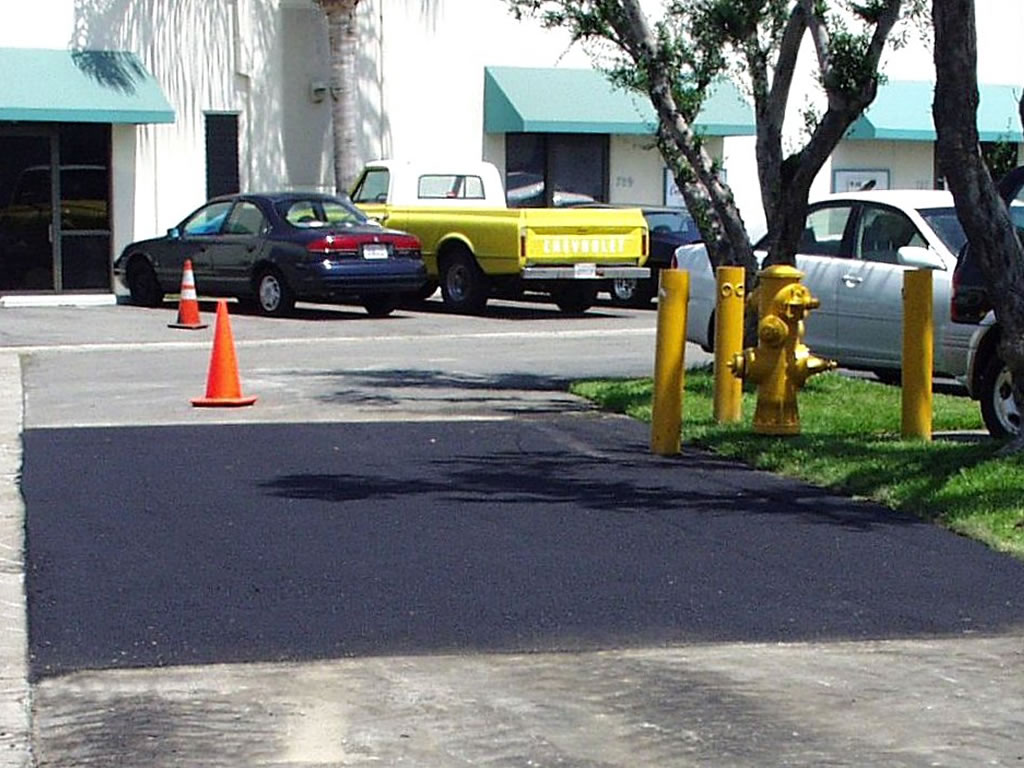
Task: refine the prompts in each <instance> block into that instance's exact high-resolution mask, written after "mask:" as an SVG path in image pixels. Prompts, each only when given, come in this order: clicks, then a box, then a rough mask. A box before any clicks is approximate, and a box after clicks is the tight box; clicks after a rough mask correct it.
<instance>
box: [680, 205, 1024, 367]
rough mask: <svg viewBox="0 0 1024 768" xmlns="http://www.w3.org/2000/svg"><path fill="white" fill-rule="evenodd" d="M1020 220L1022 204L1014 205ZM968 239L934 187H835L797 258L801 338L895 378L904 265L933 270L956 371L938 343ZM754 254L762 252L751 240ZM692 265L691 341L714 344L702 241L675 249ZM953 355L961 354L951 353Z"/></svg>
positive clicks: (710, 284) (684, 264)
mask: <svg viewBox="0 0 1024 768" xmlns="http://www.w3.org/2000/svg"><path fill="white" fill-rule="evenodd" d="M1013 213H1014V217H1015V218H1016V219H1019V220H1020V222H1021V223H1022V224H1024V206H1021V207H1016V206H1015V207H1014V210H1013ZM965 241H966V237H965V235H964V232H963V229H962V228H961V226H960V222H959V220H958V219H957V217H956V211H955V209H954V207H953V197H952V195H951V194H950V193H949V192H945V191H940V190H871V191H866V192H851V193H845V194H833V195H829V196H827V197H824V198H822V199H819V200H817V201H816V202H814V203H812V204H811V206H810V207H809V210H808V214H807V220H806V223H805V226H804V232H803V236H802V238H801V242H800V250H799V252H798V254H797V257H796V266H797V268H798V269H800V270H801V271H803V272H804V275H805V277H804V281H803V282H804V284H805V285H806V286H807V287H808V288H810V291H811V293H812V294H813V295H814V296H815V297H817V298H818V299H820V300H821V307H820V308H819V309H816V310H814V311H813V312H811V313H810V316H809V318H808V320H807V323H806V331H807V335H806V338H805V341H806V343H807V345H808V346H809V347H810V348H811V349H812V350H813V351H814V352H815V354H818V355H820V356H823V357H828V358H832V359H834V360H837V361H838V362H839V364H840V365H841V366H843V367H844V368H853V369H866V370H871V371H874V372H875V373H876V374H877V375H878V377H879V378H881V379H883V380H888V381H898V380H899V374H900V367H901V357H902V339H903V301H902V289H903V273H904V272H905V271H906V270H908V269H920V268H926V269H932V270H934V279H933V294H934V315H933V316H934V321H935V358H934V359H935V363H934V367H935V371H936V373H938V374H949V375H955V374H962V372H963V368H964V366H963V361H962V360H960V359H950V357H949V355H950V354H953V353H954V352H955V351H956V347H954V348H952V350H949V349H947V346H946V345H945V344H944V343H943V341H944V336H945V333H946V331H947V328H948V327H949V325H950V304H949V302H950V284H951V278H952V274H953V268H954V267H955V266H956V254H957V253H958V251H959V250H960V249H961V248H962V247H963V245H964V243H965ZM755 251H757V253H758V257H759V258H763V257H764V253H763V251H761V250H759V249H758V248H757V246H755ZM676 257H677V261H678V263H679V267H680V268H681V269H688V270H690V304H689V310H688V322H687V340H689V341H693V342H696V343H698V344H700V345H701V346H702V347H704V348H705V349H706V350H710V349H711V348H712V345H713V341H714V310H715V280H714V275H713V273H712V271H711V266H710V263H709V261H708V258H707V252H706V251H705V249H704V246H703V244H698V245H689V246H683V247H681V248H680V249H679V250H678V251H677V252H676ZM957 354H959V353H957Z"/></svg>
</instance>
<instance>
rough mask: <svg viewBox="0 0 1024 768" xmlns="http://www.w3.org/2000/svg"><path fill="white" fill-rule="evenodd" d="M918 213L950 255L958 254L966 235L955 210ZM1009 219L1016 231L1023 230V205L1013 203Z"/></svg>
mask: <svg viewBox="0 0 1024 768" xmlns="http://www.w3.org/2000/svg"><path fill="white" fill-rule="evenodd" d="M917 212H918V213H920V214H921V217H922V218H923V219H924V220H925V221H927V222H928V226H930V227H931V228H932V230H933V231H934V232H935V234H936V235H938V236H939V239H940V240H942V242H943V243H944V244H945V246H946V247H947V248H949V252H950V253H954V254H956V253H959V252H960V249H961V248H963V247H964V243H966V242H967V235H966V234H964V229H963V227H961V226H960V219H958V218H957V217H956V209H955V208H919V209H918V211H917ZM1010 218H1011V219H1013V225H1014V226H1015V227H1016V228H1017V231H1018V232H1019V231H1021V230H1022V229H1024V205H1022V204H1017V203H1015V204H1014V205H1012V206H1010Z"/></svg>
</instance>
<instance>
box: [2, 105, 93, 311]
mask: <svg viewBox="0 0 1024 768" xmlns="http://www.w3.org/2000/svg"><path fill="white" fill-rule="evenodd" d="M109 157H110V126H109V125H102V124H75V123H66V124H40V125H39V126H38V127H28V128H21V127H6V128H5V127H2V126H0V290H4V291H58V292H60V291H77V290H103V291H109V290H110V289H111V274H110V267H111V253H110V213H109V212H110V172H109ZM54 169H59V172H56V173H55V172H54ZM58 212H59V215H56V214H58Z"/></svg>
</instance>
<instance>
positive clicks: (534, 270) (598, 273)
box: [521, 264, 651, 280]
mask: <svg viewBox="0 0 1024 768" xmlns="http://www.w3.org/2000/svg"><path fill="white" fill-rule="evenodd" d="M650 276H651V270H650V269H648V268H647V267H622V266H613V265H607V266H605V265H603V264H572V265H568V266H560V267H525V268H524V269H523V271H522V273H521V277H522V278H523V280H614V279H616V278H620V277H633V278H636V279H638V280H643V279H644V278H648V277H650Z"/></svg>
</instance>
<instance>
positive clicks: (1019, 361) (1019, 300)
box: [932, 0, 1024, 451]
mask: <svg viewBox="0 0 1024 768" xmlns="http://www.w3.org/2000/svg"><path fill="white" fill-rule="evenodd" d="M932 18H933V22H934V26H935V74H936V87H935V103H934V105H933V107H932V110H933V116H934V120H935V127H936V132H937V133H938V152H939V160H940V163H941V165H942V170H943V173H944V174H945V176H946V180H947V182H948V183H949V187H950V189H951V190H952V192H953V197H954V200H955V201H956V212H957V216H958V217H959V219H960V223H961V224H962V225H963V228H964V232H966V233H967V238H968V240H970V242H971V251H972V253H973V254H975V255H976V256H977V258H978V264H979V266H980V267H981V272H982V275H983V276H984V278H985V282H986V284H987V287H988V290H989V294H990V297H991V300H992V305H993V307H994V308H995V314H996V319H997V320H998V321H999V325H1000V327H1001V328H1002V336H1001V340H1000V345H999V354H1000V357H1002V359H1003V361H1004V362H1005V363H1006V365H1007V367H1008V368H1009V370H1010V373H1011V375H1012V376H1013V397H1014V401H1015V402H1016V404H1017V408H1018V409H1019V410H1021V411H1022V412H1024V291H1022V287H1024V249H1022V248H1021V244H1020V241H1019V240H1018V239H1017V234H1016V231H1015V230H1014V227H1013V223H1012V221H1011V220H1010V216H1009V213H1008V211H1007V210H1006V206H1005V205H1004V204H1003V202H1002V199H1001V198H1000V196H999V193H998V190H997V189H996V186H995V184H994V182H993V181H992V177H991V176H990V175H989V172H988V168H987V167H986V166H985V162H984V160H983V159H982V156H981V146H980V144H979V141H978V128H977V111H978V66H977V59H978V52H977V44H978V40H977V30H976V27H975V15H974V0H934V2H933V5H932ZM1022 449H1024V431H1022V432H1021V434H1020V435H1018V437H1017V438H1016V439H1015V440H1014V441H1013V442H1012V443H1011V445H1010V450H1012V451H1020V450H1022Z"/></svg>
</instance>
